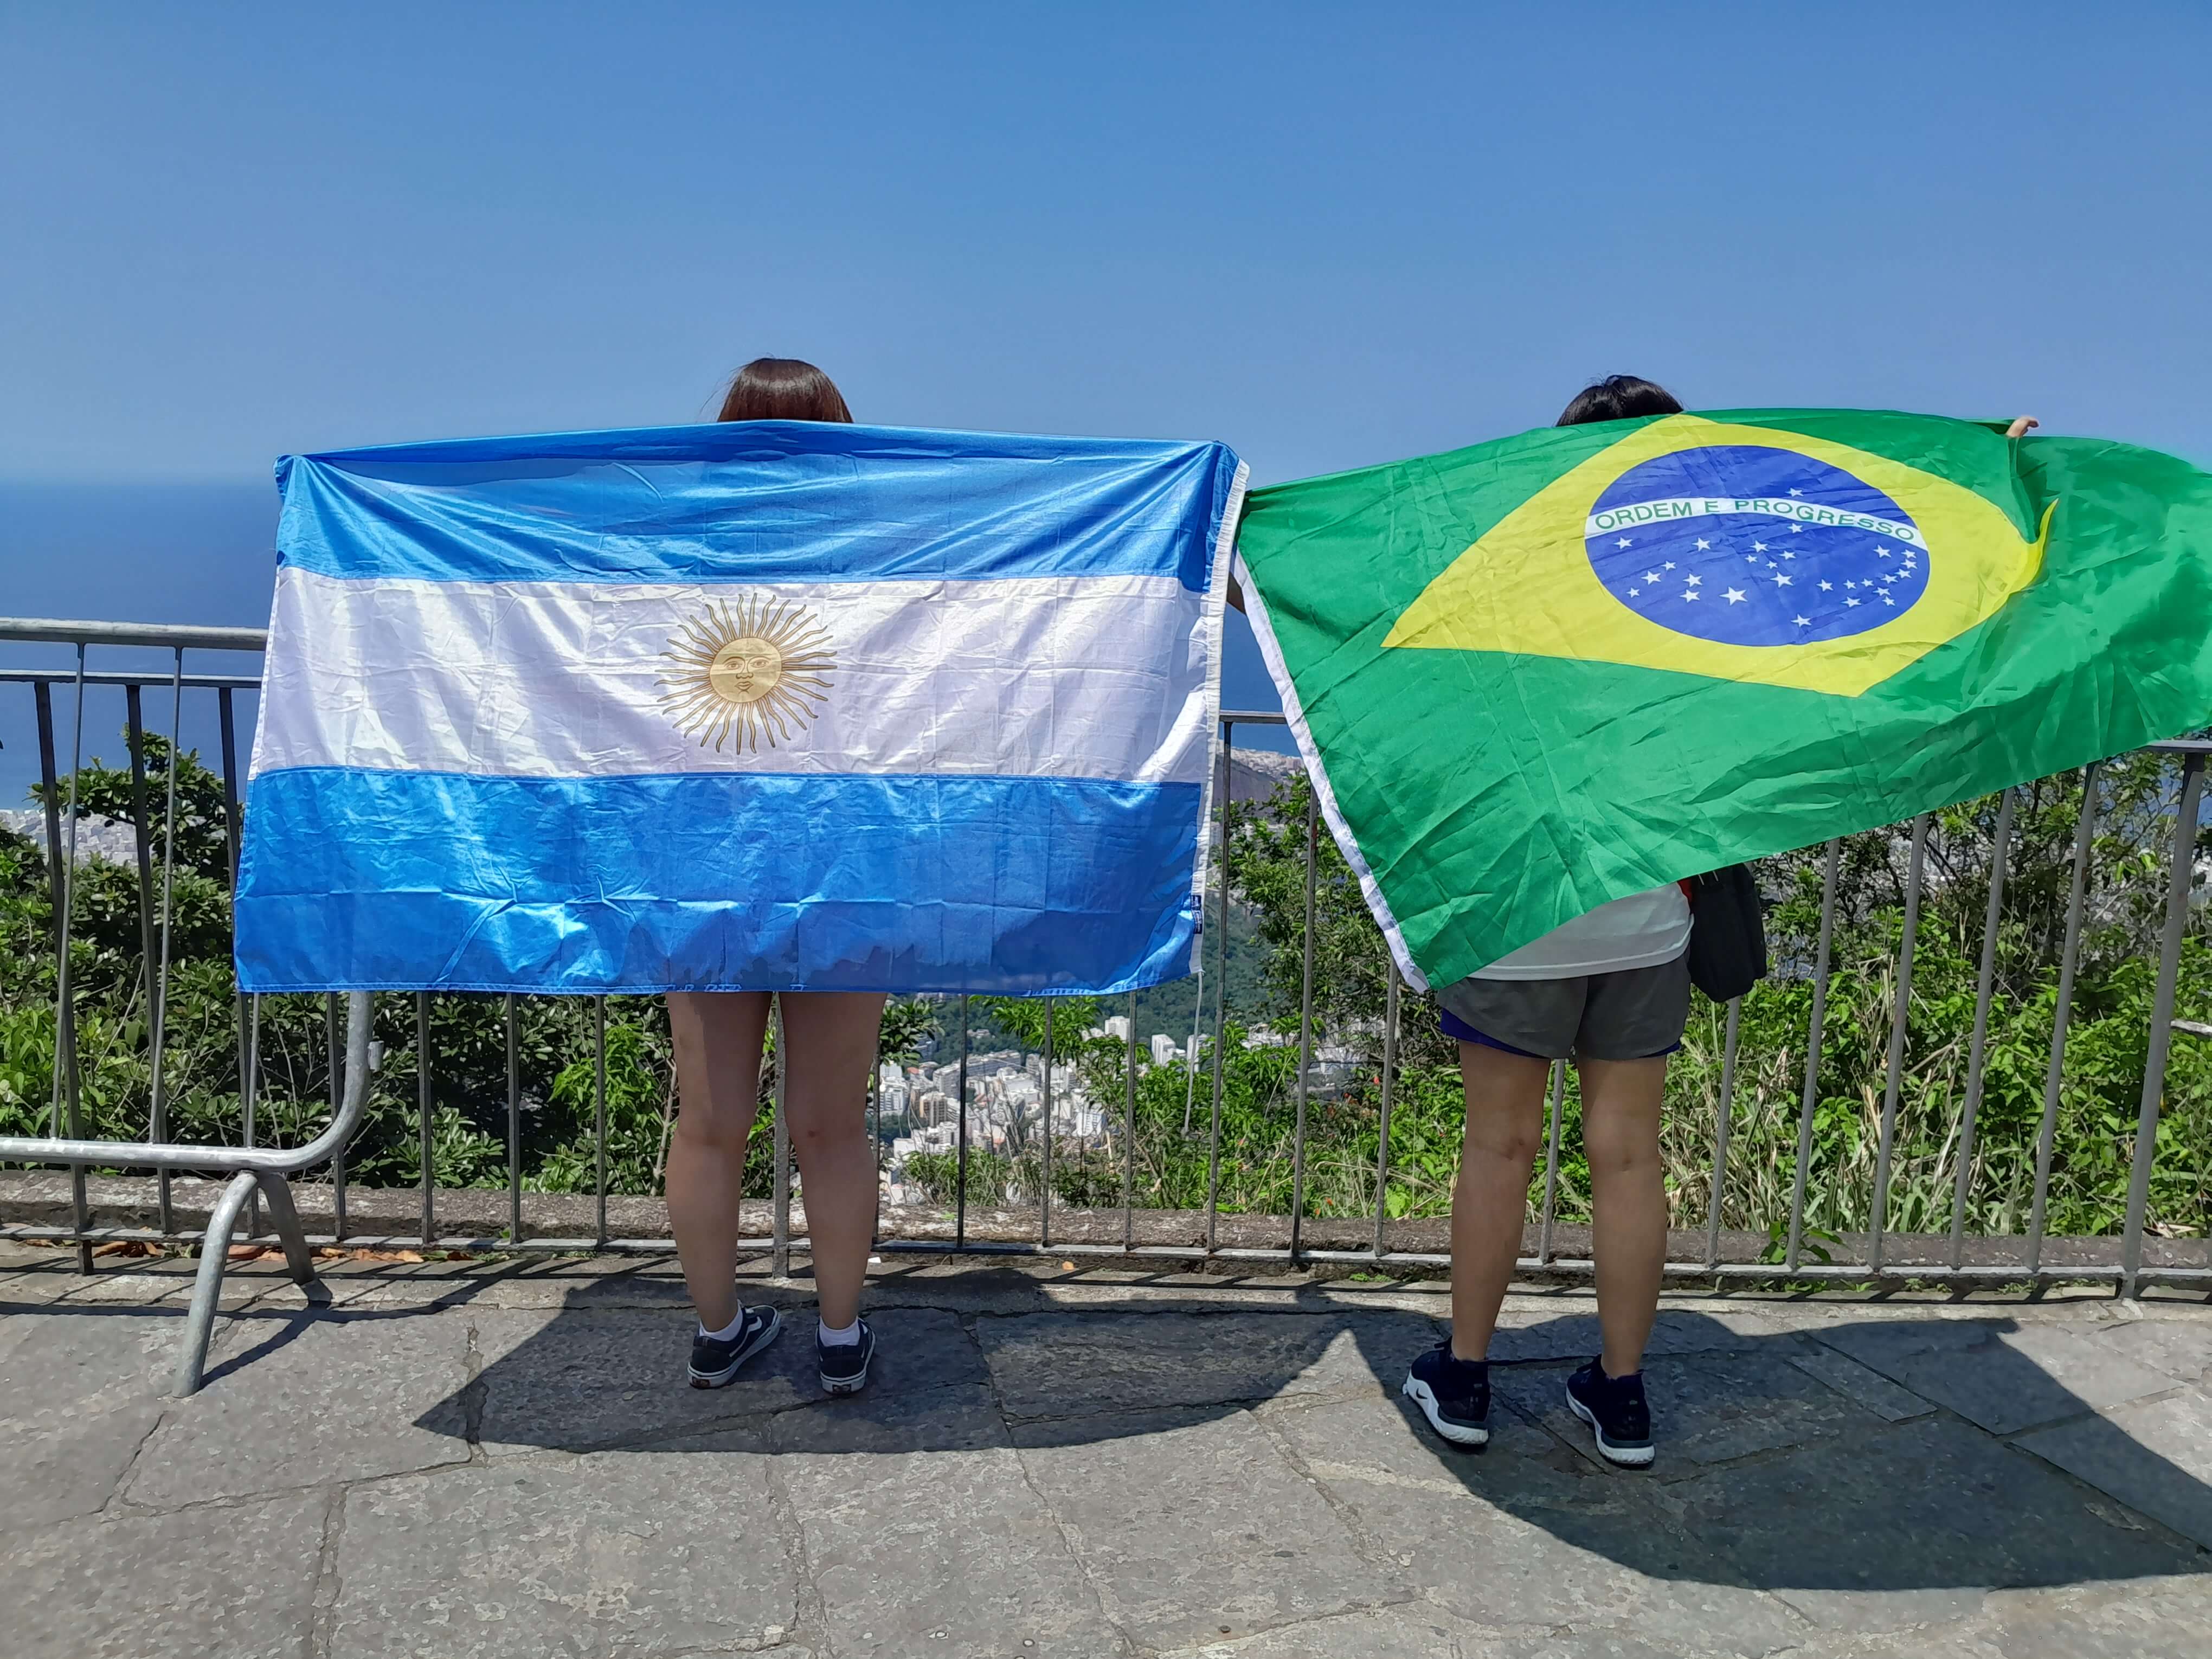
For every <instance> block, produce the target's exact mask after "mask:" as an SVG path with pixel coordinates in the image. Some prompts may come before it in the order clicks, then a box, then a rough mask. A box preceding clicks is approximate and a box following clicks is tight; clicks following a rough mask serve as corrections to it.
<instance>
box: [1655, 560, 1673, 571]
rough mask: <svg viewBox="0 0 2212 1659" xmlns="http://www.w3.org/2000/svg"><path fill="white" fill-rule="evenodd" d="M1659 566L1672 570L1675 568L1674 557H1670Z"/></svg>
mask: <svg viewBox="0 0 2212 1659" xmlns="http://www.w3.org/2000/svg"><path fill="white" fill-rule="evenodd" d="M1659 568H1661V569H1662V570H1672V569H1673V568H1674V560H1672V559H1668V561H1667V562H1665V563H1663V564H1662V565H1661V566H1660V567H1659Z"/></svg>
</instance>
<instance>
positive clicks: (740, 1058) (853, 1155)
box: [667, 357, 885, 1394]
mask: <svg viewBox="0 0 2212 1659" xmlns="http://www.w3.org/2000/svg"><path fill="white" fill-rule="evenodd" d="M716 418H717V419H718V420H723V421H839V422H846V423H848V424H849V423H850V422H851V421H852V419H853V414H852V411H851V410H849V409H848V408H847V407H846V405H845V398H844V396H843V394H842V393H841V392H839V391H838V390H837V387H836V385H835V383H833V382H832V381H831V380H830V379H829V376H828V375H827V374H823V372H822V371H821V370H820V369H818V368H815V367H814V365H813V364H811V363H806V362H798V361H797V360H795V359H792V358H785V357H761V358H757V359H756V360H755V361H753V362H750V363H747V364H746V365H745V366H744V368H741V369H739V370H738V373H737V376H736V378H735V379H734V380H732V381H731V383H730V389H729V392H728V395H727V396H726V397H725V398H724V399H723V400H722V409H721V413H720V415H719V416H716ZM780 995H781V1000H782V1004H783V1029H782V1032H781V1048H780V1049H779V1050H778V1052H777V1054H776V1057H775V1063H776V1064H777V1065H778V1066H781V1067H782V1068H784V1088H783V1110H784V1111H785V1113H786V1114H787V1116H788V1118H789V1121H790V1124H791V1146H792V1151H793V1153H794V1154H796V1156H797V1158H798V1159H799V1175H800V1176H801V1178H802V1179H803V1180H804V1181H805V1186H806V1231H807V1237H808V1239H809V1240H810V1242H811V1244H812V1247H813V1271H814V1283H815V1287H816V1291H817V1295H818V1296H819V1297H820V1310H819V1312H818V1314H817V1319H816V1330H815V1341H816V1344H817V1348H818V1351H819V1358H820V1361H821V1373H822V1386H823V1389H826V1390H827V1391H828V1392H829V1393H831V1394H856V1393H858V1392H859V1391H860V1389H862V1388H864V1387H866V1384H867V1381H868V1362H869V1361H870V1360H871V1359H872V1358H874V1355H875V1346H876V1340H875V1334H874V1333H873V1332H872V1331H871V1330H870V1329H869V1328H868V1324H867V1322H866V1320H864V1319H862V1318H861V1317H860V1286H861V1284H862V1282H863V1281H864V1280H865V1279H866V1277H867V1271H868V1250H869V1248H870V1246H871V1245H872V1243H873V1241H874V1236H875V1225H876V1154H875V1149H874V1147H872V1146H871V1145H870V1144H869V1141H868V1135H867V1126H866V1109H867V1087H868V1071H869V1068H870V1067H871V1066H873V1065H874V1064H875V1060H876V1039H877V1032H878V1029H879V1028H880V1027H881V1025H882V1024H883V1017H884V1000H885V999H884V994H883V993H882V992H879V991H873V992H871V991H802V992H782V993H780ZM769 1001H770V994H769V993H768V992H766V991H671V992H670V993H669V994H668V1030H669V1036H670V1037H671V1041H672V1042H673V1044H674V1047H675V1050H676V1094H677V1103H678V1109H677V1114H676V1127H675V1131H674V1133H673V1134H672V1135H671V1139H670V1141H669V1147H668V1176H667V1195H668V1225H669V1231H671V1233H673V1234H674V1235H675V1237H676V1254H677V1257H678V1260H679V1261H681V1262H682V1263H683V1267H684V1285H685V1288H687V1289H688V1290H689V1291H690V1293H691V1302H692V1305H693V1306H694V1307H696V1309H697V1310H698V1313H699V1328H698V1332H697V1334H696V1335H695V1336H694V1337H693V1339H692V1342H691V1364H690V1378H691V1386H692V1387H693V1388H695V1389H719V1388H721V1387H723V1386H725V1385H726V1384H727V1383H731V1382H733V1381H734V1380H736V1377H737V1375H738V1370H740V1369H741V1368H742V1367H743V1366H744V1363H745V1362H746V1361H747V1360H749V1359H750V1358H752V1357H753V1356H754V1355H755V1354H757V1353H759V1352H761V1351H762V1350H763V1348H766V1347H767V1346H769V1344H770V1343H772V1342H774V1341H775V1338H776V1333H777V1331H778V1329H779V1328H780V1324H781V1316H779V1315H778V1314H777V1312H776V1310H775V1309H774V1308H772V1307H767V1306H761V1307H752V1308H748V1307H745V1306H744V1305H742V1304H740V1303H739V1301H738V1293H737V1265H738V1233H739V1231H740V1223H739V1205H740V1201H741V1200H742V1197H743V1194H744V1175H745V1150H746V1147H747V1146H748V1145H749V1143H750V1139H751V1136H752V1127H753V1118H754V1116H755V1115H757V1112H758V1111H759V1109H760V1073H761V1050H762V1048H763V1044H764V1042H766V1039H767V1033H768V1021H769Z"/></svg>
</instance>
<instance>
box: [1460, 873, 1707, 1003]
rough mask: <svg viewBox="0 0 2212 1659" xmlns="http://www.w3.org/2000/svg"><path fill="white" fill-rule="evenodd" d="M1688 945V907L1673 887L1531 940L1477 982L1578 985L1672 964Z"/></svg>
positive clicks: (1636, 896)
mask: <svg viewBox="0 0 2212 1659" xmlns="http://www.w3.org/2000/svg"><path fill="white" fill-rule="evenodd" d="M1689 945H1690V902H1689V900H1687V899H1686V898H1684V897H1683V896H1682V890H1681V889H1680V887H1678V886H1676V885H1675V884H1674V883H1673V882H1671V881H1670V882H1668V884H1666V885H1665V886H1664V887H1654V888H1653V889H1651V890H1650V892H1648V893H1631V894H1630V895H1629V896H1627V897H1626V898H1617V899H1615V900H1613V902H1611V903H1610V904H1601V905H1599V906H1598V907H1597V908H1596V909H1595V910H1592V911H1591V912H1590V913H1589V915H1581V916H1577V917H1576V918H1575V919H1574V920H1573V921H1570V922H1567V923H1565V924H1563V925H1562V926H1560V927H1554V928H1553V929H1552V931H1551V932H1550V933H1547V934H1545V935H1544V936H1543V938H1541V939H1531V940H1530V941H1529V942H1528V944H1526V945H1522V947H1521V948H1520V949H1519V950H1517V951H1514V952H1512V953H1511V954H1510V955H1509V956H1503V957H1499V958H1498V960H1497V961H1495V962H1493V963H1491V964H1490V966H1489V967H1487V968H1482V969H1477V970H1476V971H1475V974H1474V977H1475V978H1477V979H1579V978H1581V977H1583V975H1587V974H1618V973H1621V972H1624V971H1626V969H1631V968H1656V967H1657V966H1658V965H1659V964H1660V963H1662V962H1672V961H1674V958H1675V957H1679V956H1680V955H1681V954H1682V952H1683V951H1686V950H1687V949H1688V948H1689Z"/></svg>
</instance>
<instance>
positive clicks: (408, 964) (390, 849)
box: [237, 768, 1200, 995]
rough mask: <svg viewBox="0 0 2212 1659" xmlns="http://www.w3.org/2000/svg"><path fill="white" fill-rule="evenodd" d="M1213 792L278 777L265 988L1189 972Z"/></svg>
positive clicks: (914, 987) (589, 988) (595, 986)
mask: <svg viewBox="0 0 2212 1659" xmlns="http://www.w3.org/2000/svg"><path fill="white" fill-rule="evenodd" d="M1199 797H1200V789H1199V786H1197V785H1195V784H1161V785H1142V784H1120V783H1106V782H1099V781H1089V780H1069V779H1052V778H1015V777H944V776H921V777H912V776H908V777H884V776H853V777H823V776H805V777H797V776H788V775H774V776H761V775H708V776H699V775H689V776H663V777H645V778H621V779H591V780H585V779H574V778H553V779H525V778H489V777H471V776H461V775H453V774H449V773H422V772H379V771H364V770H356V769H345V768H327V769H325V768H307V769H298V770H290V771H282V772H270V773H264V775H261V776H260V777H258V778H257V779H256V780H255V781H254V783H253V787H252V794H251V796H250V799H249V801H248V807H247V812H246V847H245V853H244V858H243V861H242V863H241V865H240V872H239V890H238V904H237V919H238V927H237V938H238V966H239V982H240V986H241V987H243V988H245V989H246V990H248V991H272V992H273V991H302V990H362V989H375V990H412V989H423V988H437V989H467V990H483V991H524V992H533V993H554V994H588V993H595V992H640V993H642V992H652V991H661V990H668V989H675V988H692V989H728V990H803V991H902V992H911V991H974V992H989V993H998V994H1030V995H1034V994H1083V993H1094V992H1096V993H1105V992H1115V991H1126V990H1133V989H1136V988H1139V987H1143V986H1146V985H1152V984H1156V983H1158V982H1159V981H1162V980H1167V979H1173V978H1176V977H1177V976H1179V975H1182V974H1184V973H1187V972H1188V963H1189V956H1190V941H1191V936H1192V929H1193V924H1194V907H1193V903H1192V898H1191V879H1192V860H1193V858H1194V854H1195V851H1196V846H1197V835H1198V817H1199V810H1200V808H1199Z"/></svg>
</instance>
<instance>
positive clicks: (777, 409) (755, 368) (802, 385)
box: [714, 357, 853, 424]
mask: <svg viewBox="0 0 2212 1659" xmlns="http://www.w3.org/2000/svg"><path fill="white" fill-rule="evenodd" d="M714 418H715V419H716V420H718V421H843V422H847V423H848V424H849V423H850V422H851V421H852V419H853V411H852V410H849V409H848V408H846V407H845V394H844V393H842V392H840V391H838V390H837V383H836V381H834V380H831V379H830V378H829V376H828V375H827V374H823V372H822V371H821V370H820V369H818V368H815V367H814V365H813V364H811V363H802V362H799V359H798V358H796V357H756V358H754V359H753V360H752V362H749V363H747V364H746V365H745V366H744V368H741V369H739V370H738V372H737V374H736V376H735V377H734V378H733V379H732V380H731V381H730V390H729V393H728V395H727V396H726V397H725V398H723V399H722V412H721V413H720V414H719V415H717V416H715V417H714Z"/></svg>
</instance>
